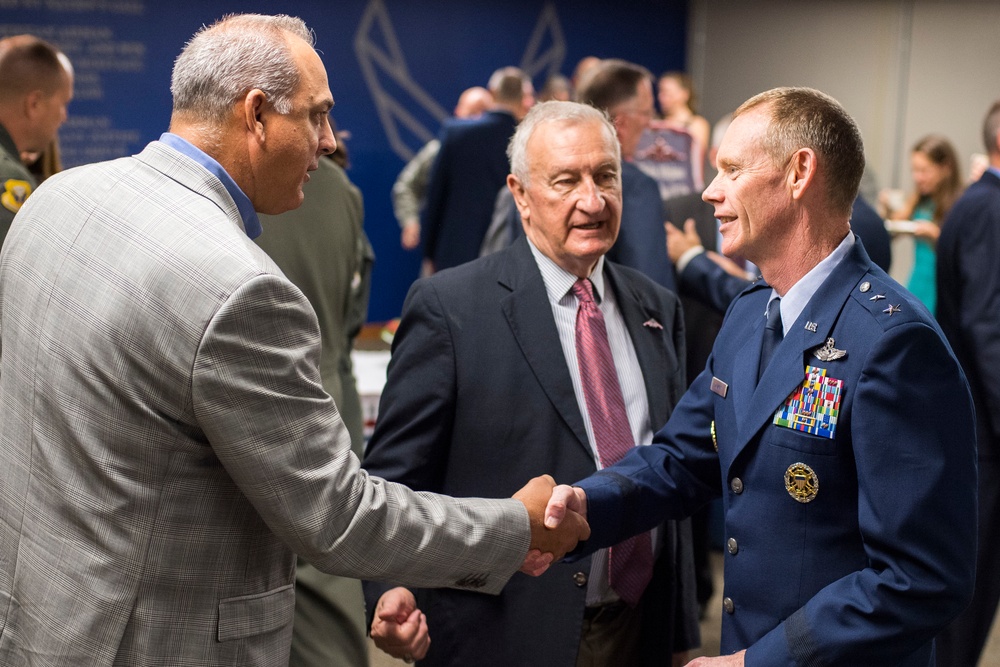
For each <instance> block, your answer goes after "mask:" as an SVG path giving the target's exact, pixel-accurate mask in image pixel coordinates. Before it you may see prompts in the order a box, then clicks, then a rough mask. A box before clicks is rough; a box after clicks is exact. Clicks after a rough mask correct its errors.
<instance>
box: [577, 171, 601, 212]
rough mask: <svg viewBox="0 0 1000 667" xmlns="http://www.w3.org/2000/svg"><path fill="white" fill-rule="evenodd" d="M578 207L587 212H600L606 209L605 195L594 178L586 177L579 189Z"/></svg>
mask: <svg viewBox="0 0 1000 667" xmlns="http://www.w3.org/2000/svg"><path fill="white" fill-rule="evenodd" d="M578 195H579V196H578V199H577V202H576V206H577V208H579V209H580V210H581V211H584V212H586V213H600V212H601V211H603V210H604V195H603V194H602V193H601V189H600V188H599V187H597V183H594V179H592V178H584V179H583V181H582V182H581V183H580V189H579V191H578Z"/></svg>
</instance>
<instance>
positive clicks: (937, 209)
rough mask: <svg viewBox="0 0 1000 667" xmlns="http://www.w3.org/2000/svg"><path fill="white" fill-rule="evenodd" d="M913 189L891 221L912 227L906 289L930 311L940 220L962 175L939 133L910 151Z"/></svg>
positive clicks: (956, 192)
mask: <svg viewBox="0 0 1000 667" xmlns="http://www.w3.org/2000/svg"><path fill="white" fill-rule="evenodd" d="M910 169H911V173H912V175H913V184H914V188H915V189H914V192H913V194H911V195H910V197H909V199H908V200H907V202H906V204H905V205H904V206H903V208H902V209H900V210H899V211H894V212H892V213H891V214H890V217H891V219H893V220H911V221H913V222H915V223H917V224H916V225H915V226H914V228H913V236H914V237H915V243H914V258H913V272H912V273H911V274H910V278H909V280H908V281H907V283H906V288H907V289H908V290H910V291H911V292H913V294H914V295H915V296H916V297H917V298H919V299H920V300H921V301H922V302H923V303H924V305H925V306H927V308H928V309H929V310H930V311H931V312H932V313H933V312H934V311H935V308H936V306H937V289H936V284H935V281H936V278H935V276H936V264H937V261H936V255H935V250H934V248H935V245H936V244H937V239H938V236H939V235H940V234H941V222H942V221H943V220H944V217H945V216H946V215H947V214H948V211H949V210H950V209H951V205H952V204H954V203H955V200H956V199H958V197H959V195H961V194H962V189H963V187H962V178H961V173H960V171H959V167H958V157H957V155H956V152H955V147H954V146H952V145H951V142H949V141H948V140H947V139H945V138H944V137H942V136H939V135H933V134H932V135H928V136H926V137H924V138H923V139H921V140H920V141H918V142H917V143H916V144H915V145H914V146H913V150H912V152H911V153H910Z"/></svg>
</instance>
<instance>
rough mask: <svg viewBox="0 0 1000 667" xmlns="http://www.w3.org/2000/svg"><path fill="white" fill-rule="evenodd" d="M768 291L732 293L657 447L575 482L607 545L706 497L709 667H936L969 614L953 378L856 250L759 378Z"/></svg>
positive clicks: (884, 280) (598, 539)
mask: <svg viewBox="0 0 1000 667" xmlns="http://www.w3.org/2000/svg"><path fill="white" fill-rule="evenodd" d="M770 295H771V289H770V288H769V287H767V286H766V285H763V284H759V285H756V286H753V287H751V288H749V289H748V290H746V291H745V292H743V293H742V294H741V295H740V296H739V297H738V298H737V299H736V300H735V301H734V302H733V304H732V306H731V307H730V309H729V312H728V313H727V316H726V320H725V322H724V324H723V327H722V330H721V332H720V334H719V336H718V338H717V340H716V343H715V347H714V350H713V353H712V356H711V358H710V359H709V361H708V363H707V365H706V368H705V370H704V371H703V372H702V374H701V375H700V376H699V377H698V378H697V379H696V380H695V382H694V384H693V385H692V386H691V388H690V389H689V391H688V392H687V393H686V394H685V396H684V397H683V398H682V399H681V401H680V403H679V404H678V406H677V407H676V408H675V410H674V412H673V414H672V416H671V418H670V420H669V421H668V423H667V425H666V426H665V427H664V428H663V429H662V430H661V431H660V432H659V433H658V434H657V435H656V437H655V439H654V444H653V445H652V446H649V447H643V448H640V449H638V450H636V451H634V452H632V453H631V454H630V455H629V456H628V457H626V458H625V459H623V460H622V461H621V462H620V463H619V464H617V465H615V466H612V467H611V468H608V469H605V470H603V471H601V472H599V473H596V474H595V475H594V476H592V477H590V478H588V479H586V480H583V481H581V482H579V483H578V486H580V487H582V488H583V489H584V490H585V491H586V493H587V498H588V508H587V509H588V517H589V520H590V522H591V526H592V528H593V534H592V536H591V539H590V540H589V541H588V542H587V543H586V545H585V546H584V547H583V548H582V550H581V551H588V550H590V549H593V548H596V547H600V546H602V545H605V544H610V543H614V542H616V541H618V540H620V539H622V538H623V537H625V536H626V535H631V534H634V533H637V532H639V531H641V530H645V529H646V528H648V527H649V526H651V525H654V524H656V523H657V522H659V521H662V520H663V518H664V517H665V516H671V517H679V516H685V515H688V514H690V513H691V512H693V511H694V510H696V509H697V508H698V507H700V506H701V505H703V504H704V503H705V502H707V501H709V500H711V499H712V498H715V497H718V496H719V495H721V496H722V499H723V506H724V509H725V539H726V543H725V544H726V551H725V559H726V566H725V590H724V610H725V611H724V613H723V617H722V653H723V654H727V653H732V652H735V651H738V650H740V649H744V648H745V649H747V654H746V664H747V665H922V666H926V665H929V664H933V641H932V640H933V638H934V636H935V635H936V634H937V633H938V631H939V630H940V629H941V628H943V627H944V625H945V624H946V623H947V622H948V621H949V620H950V619H951V618H953V617H954V616H955V615H956V614H958V612H959V611H960V610H961V609H962V608H963V607H964V606H965V605H966V604H967V603H968V600H969V598H970V596H971V593H972V586H973V578H974V574H973V573H974V566H975V563H974V559H975V555H974V554H975V540H976V534H975V533H976V464H975V433H974V422H973V420H974V416H973V409H972V399H971V396H970V394H969V388H968V383H967V382H966V379H965V376H964V375H963V374H962V371H961V368H960V367H959V365H958V362H957V361H956V359H955V356H954V354H953V353H952V351H951V348H950V347H949V346H948V344H947V343H946V342H945V340H944V337H943V335H942V333H941V330H940V329H939V328H938V326H937V324H936V323H935V322H934V320H933V318H932V316H931V315H930V313H929V312H928V311H927V310H926V309H925V308H924V307H923V306H922V305H921V304H919V303H918V302H917V300H916V299H915V298H914V297H913V296H912V295H910V294H909V293H908V292H906V291H905V290H903V289H902V288H901V287H900V286H899V284H898V283H896V282H894V281H893V280H892V279H890V278H889V277H888V276H887V275H886V274H885V273H884V272H883V271H882V270H881V269H879V268H878V267H876V266H875V265H874V264H873V263H872V262H871V260H870V259H869V258H868V256H867V254H866V253H865V251H864V249H863V247H862V246H861V244H858V243H856V244H855V245H854V247H853V248H851V250H850V251H849V253H848V255H847V257H846V258H845V259H844V260H843V261H842V262H841V263H840V264H839V265H838V266H837V267H836V268H834V270H833V272H832V273H831V275H830V276H829V277H828V278H827V279H826V281H825V282H824V283H823V284H822V285H821V287H820V288H819V290H818V291H817V292H816V293H815V294H814V296H813V298H812V299H811V300H810V302H809V303H808V304H807V305H806V307H805V308H804V310H803V311H802V313H801V314H800V315H799V317H798V319H797V321H796V322H795V323H794V324H792V325H791V327H790V328H789V330H788V332H787V334H786V335H785V337H784V339H783V341H782V342H781V343H780V344H779V346H778V347H777V349H776V350H775V352H774V356H773V358H772V360H771V363H770V366H768V368H767V370H766V371H765V372H764V374H763V376H762V377H761V379H760V383H759V384H758V383H757V365H758V361H759V357H760V345H761V340H762V335H763V329H764V323H765V318H764V313H765V310H766V304H767V301H768V299H769V297H770Z"/></svg>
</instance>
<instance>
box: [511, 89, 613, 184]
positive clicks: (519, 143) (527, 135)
mask: <svg viewBox="0 0 1000 667" xmlns="http://www.w3.org/2000/svg"><path fill="white" fill-rule="evenodd" d="M594 122H597V123H600V124H601V129H602V130H603V131H604V135H605V138H606V139H607V140H608V142H609V143H610V144H611V145H612V146H614V151H615V158H616V159H617V160H618V161H621V159H622V152H621V151H622V149H621V144H619V143H618V134H617V133H616V132H615V126H614V125H612V124H611V120H610V119H609V118H608V114H607V112H605V111H603V110H601V109H597V108H595V107H592V106H590V105H589V104H580V103H579V102H562V101H559V100H551V101H549V102H539V103H538V104H536V105H534V106H533V107H531V110H530V111H528V114H527V115H526V116H525V117H524V120H522V121H521V122H520V123H518V126H517V130H516V131H515V132H514V136H513V137H511V139H510V143H509V144H508V145H507V158H508V159H509V160H510V173H512V174H513V175H514V177H515V178H517V180H519V181H520V182H521V184H522V185H524V186H525V187H527V185H528V175H529V171H530V168H529V165H528V156H527V146H528V141H529V140H530V139H531V135H532V134H533V133H534V132H535V130H536V129H537V128H538V126H539V125H541V124H542V123H566V124H570V125H581V124H584V123H594Z"/></svg>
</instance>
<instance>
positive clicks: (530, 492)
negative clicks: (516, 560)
mask: <svg viewBox="0 0 1000 667" xmlns="http://www.w3.org/2000/svg"><path fill="white" fill-rule="evenodd" d="M556 488H558V487H556V482H555V480H554V479H552V477H551V476H550V475H542V476H541V477H536V478H534V479H533V480H531V481H530V482H528V483H527V484H526V485H525V486H524V488H522V489H521V490H520V491H518V492H517V493H515V494H514V499H516V500H520V501H521V502H522V503H524V506H525V508H526V509H527V510H528V519H529V521H530V522H531V547H530V549H531V550H530V551H529V552H528V556H527V558H526V559H525V567H524V568H522V571H525V572H529V573H530V574H535V575H537V574H541V572H544V571H545V569H546V568H547V567H548V563H545V565H544V567H541V565H540V563H539V561H538V552H541V554H542V555H543V558H544V557H546V556H545V555H547V554H551V555H552V561H551V562H554V561H557V560H559V559H560V558H562V557H563V556H565V555H566V554H567V553H568V552H570V551H572V550H573V549H574V548H576V544H577V542H579V541H580V540H585V539H587V538H588V537H590V526H588V525H587V520H586V519H585V518H584V517H583V515H581V514H580V513H578V512H577V511H575V510H573V509H572V508H570V511H564V512H563V513H562V514H561V515H560V517H559V519H560V520H559V521H558V522H556V523H555V524H552V526H551V527H547V525H546V523H545V522H544V520H545V517H546V508H547V507H548V505H549V503H550V498H551V497H552V491H553V489H556ZM567 488H568V487H567Z"/></svg>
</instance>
